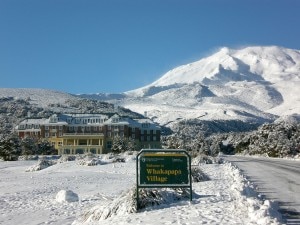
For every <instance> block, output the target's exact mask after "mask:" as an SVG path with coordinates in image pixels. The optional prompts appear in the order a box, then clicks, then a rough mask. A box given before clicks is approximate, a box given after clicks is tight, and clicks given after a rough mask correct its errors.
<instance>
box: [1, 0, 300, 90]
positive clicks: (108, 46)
mask: <svg viewBox="0 0 300 225" xmlns="http://www.w3.org/2000/svg"><path fill="white" fill-rule="evenodd" d="M299 10H300V1H298V0H276V1H275V0H243V1H242V0H26V1H24V0H0V87H3V88H47V89H54V90H59V91H64V92H68V93H98V92H106V93H121V92H124V91H129V90H133V89H136V88H139V87H142V86H145V85H147V84H149V83H151V82H153V81H155V80H156V79H158V78H159V77H161V76H162V75H163V74H164V73H166V72H167V71H169V70H171V69H173V68H175V67H177V66H180V65H182V64H186V63H190V62H193V61H196V60H199V59H201V58H202V57H204V56H207V55H208V54H210V53H212V52H214V51H216V50H217V49H218V48H219V47H223V46H227V47H232V48H238V47H241V46H247V45H279V46H283V47H287V48H293V49H300V29H299V24H300V13H299Z"/></svg>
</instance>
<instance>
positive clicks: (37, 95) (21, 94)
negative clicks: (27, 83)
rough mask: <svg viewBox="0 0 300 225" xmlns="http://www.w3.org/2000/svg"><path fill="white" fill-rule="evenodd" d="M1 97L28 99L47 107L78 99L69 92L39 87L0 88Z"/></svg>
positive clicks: (32, 102)
mask: <svg viewBox="0 0 300 225" xmlns="http://www.w3.org/2000/svg"><path fill="white" fill-rule="evenodd" d="M1 97H14V98H16V99H28V100H30V103H31V104H34V105H38V106H42V107H48V106H49V105H50V104H64V103H65V102H66V101H67V100H70V99H78V97H75V96H73V95H71V94H68V93H64V92H60V91H55V90H47V89H40V88H0V98H1Z"/></svg>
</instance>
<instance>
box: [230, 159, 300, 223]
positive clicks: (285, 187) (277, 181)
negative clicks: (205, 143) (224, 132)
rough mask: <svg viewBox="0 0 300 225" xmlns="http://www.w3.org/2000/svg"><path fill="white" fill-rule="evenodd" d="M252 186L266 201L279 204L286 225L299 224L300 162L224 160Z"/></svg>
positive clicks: (282, 160)
mask: <svg viewBox="0 0 300 225" xmlns="http://www.w3.org/2000/svg"><path fill="white" fill-rule="evenodd" d="M224 158H225V160H227V161H230V162H232V163H233V164H235V165H236V166H237V167H238V168H239V169H240V170H241V171H242V172H243V174H244V175H245V176H246V177H247V178H248V179H249V180H250V181H251V182H253V183H254V184H255V185H256V186H257V188H258V192H259V193H260V194H262V196H263V197H264V198H265V199H269V200H273V201H276V202H278V204H279V207H280V212H281V213H282V215H283V218H284V219H285V220H286V223H287V224H298V225H299V224H300V161H299V160H298V161H296V160H287V159H273V158H263V157H245V156H225V157H224Z"/></svg>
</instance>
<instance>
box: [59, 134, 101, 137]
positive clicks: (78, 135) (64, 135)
mask: <svg viewBox="0 0 300 225" xmlns="http://www.w3.org/2000/svg"><path fill="white" fill-rule="evenodd" d="M80 136H83V137H87V136H92V137H99V136H104V134H103V133H64V134H63V137H80Z"/></svg>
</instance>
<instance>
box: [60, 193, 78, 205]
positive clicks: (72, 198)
mask: <svg viewBox="0 0 300 225" xmlns="http://www.w3.org/2000/svg"><path fill="white" fill-rule="evenodd" d="M55 200H56V201H57V202H59V203H64V202H78V201H79V198H78V195H77V194H76V193H74V192H73V191H71V190H60V191H59V192H58V193H57V195H56V197H55Z"/></svg>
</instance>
